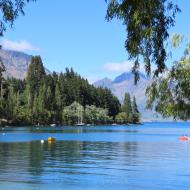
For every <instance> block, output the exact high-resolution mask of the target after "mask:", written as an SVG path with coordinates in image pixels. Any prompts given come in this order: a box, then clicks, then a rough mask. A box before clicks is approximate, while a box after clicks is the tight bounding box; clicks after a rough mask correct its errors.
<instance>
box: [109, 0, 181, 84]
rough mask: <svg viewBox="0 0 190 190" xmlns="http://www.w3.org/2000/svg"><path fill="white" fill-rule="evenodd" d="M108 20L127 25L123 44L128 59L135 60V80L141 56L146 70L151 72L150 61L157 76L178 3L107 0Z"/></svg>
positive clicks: (165, 0)
mask: <svg viewBox="0 0 190 190" xmlns="http://www.w3.org/2000/svg"><path fill="white" fill-rule="evenodd" d="M106 1H107V2H108V9H107V16H106V18H107V20H108V21H110V20H112V19H113V18H117V19H119V20H122V21H123V25H125V26H126V33H127V38H126V41H125V48H126V50H127V52H128V54H129V59H132V60H135V62H134V67H133V69H132V71H133V73H134V74H135V82H137V81H138V80H139V66H140V60H142V59H143V60H144V63H145V70H146V73H147V74H148V75H149V74H150V73H151V64H155V65H156V66H157V69H156V70H155V71H154V75H155V76H158V75H159V73H162V72H163V71H164V70H165V68H166V65H165V61H166V59H167V55H166V49H165V41H166V40H167V39H168V37H169V33H168V31H169V29H170V28H171V27H172V26H174V24H175V16H176V13H178V12H180V9H179V7H178V6H177V5H175V4H174V3H172V1H169V0H146V1H145V0H132V1H131V0H106Z"/></svg>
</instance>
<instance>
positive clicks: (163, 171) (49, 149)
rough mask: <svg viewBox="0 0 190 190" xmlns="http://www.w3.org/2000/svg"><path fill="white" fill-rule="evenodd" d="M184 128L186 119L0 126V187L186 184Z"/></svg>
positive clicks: (136, 189)
mask: <svg viewBox="0 0 190 190" xmlns="http://www.w3.org/2000/svg"><path fill="white" fill-rule="evenodd" d="M184 134H186V135H189V136H190V123H145V124H144V125H140V126H137V125H131V126H95V127H20V128H9V127H8V128H0V190H9V189H14V190H47V189H54V190H57V189H68V190H105V189H111V190H112V189H113V190H126V189H127V190H154V189H156V190H159V189H160V190H161V189H162V190H163V189H166V190H174V189H176V190H178V189H183V190H184V189H188V190H189V189H190V142H188V141H187V142H182V141H179V139H178V138H179V136H181V135H184ZM50 136H52V137H55V138H56V139H57V141H56V142H55V143H48V142H47V138H48V137H50ZM42 139H44V140H45V142H44V143H43V144H42V143H41V142H40V140H42Z"/></svg>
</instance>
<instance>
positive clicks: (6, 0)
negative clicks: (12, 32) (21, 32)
mask: <svg viewBox="0 0 190 190" xmlns="http://www.w3.org/2000/svg"><path fill="white" fill-rule="evenodd" d="M30 1H35V0H1V1H0V12H1V18H0V36H3V33H4V32H5V31H6V28H7V27H6V26H7V25H9V26H11V27H12V26H13V23H14V21H15V19H16V18H17V17H18V16H19V15H20V14H21V15H24V7H25V5H26V3H29V2H30Z"/></svg>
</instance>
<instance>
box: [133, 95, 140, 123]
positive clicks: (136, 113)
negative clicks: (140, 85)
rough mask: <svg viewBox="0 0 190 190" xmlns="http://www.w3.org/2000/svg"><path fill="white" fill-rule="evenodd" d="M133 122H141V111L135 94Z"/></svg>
mask: <svg viewBox="0 0 190 190" xmlns="http://www.w3.org/2000/svg"><path fill="white" fill-rule="evenodd" d="M132 122H133V123H139V122H140V112H139V110H138V106H137V103H136V98H135V96H134V97H133V102H132Z"/></svg>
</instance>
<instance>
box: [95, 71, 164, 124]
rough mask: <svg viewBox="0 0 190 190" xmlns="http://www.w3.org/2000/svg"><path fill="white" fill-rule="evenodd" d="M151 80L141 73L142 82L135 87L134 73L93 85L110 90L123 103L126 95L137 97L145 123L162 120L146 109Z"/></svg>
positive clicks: (103, 80)
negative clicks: (147, 91)
mask: <svg viewBox="0 0 190 190" xmlns="http://www.w3.org/2000/svg"><path fill="white" fill-rule="evenodd" d="M150 83H151V79H150V78H149V77H146V76H145V75H144V74H142V73H140V81H139V82H138V84H137V85H134V75H133V74H132V72H125V73H123V74H121V75H119V76H117V77H116V78H115V79H114V80H111V79H109V78H104V79H102V80H99V81H97V82H95V83H94V84H93V85H94V86H96V87H106V88H109V89H110V90H111V91H112V92H113V94H115V96H117V97H118V98H119V100H120V102H121V103H122V102H123V101H124V96H125V93H126V92H128V93H130V95H131V97H133V96H135V97H136V99H137V104H138V107H139V110H140V112H141V113H142V119H143V120H144V121H153V120H161V117H158V115H157V114H155V113H153V112H152V111H151V110H147V109H146V95H145V93H146V88H147V87H148V86H149V85H150Z"/></svg>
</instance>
